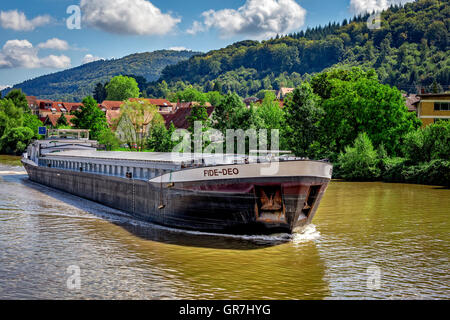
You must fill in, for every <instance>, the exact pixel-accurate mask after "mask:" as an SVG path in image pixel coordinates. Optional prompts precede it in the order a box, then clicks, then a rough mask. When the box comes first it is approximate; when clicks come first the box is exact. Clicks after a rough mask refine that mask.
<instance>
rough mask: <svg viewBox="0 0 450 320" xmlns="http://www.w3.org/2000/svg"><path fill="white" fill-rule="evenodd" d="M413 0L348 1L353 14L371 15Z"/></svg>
mask: <svg viewBox="0 0 450 320" xmlns="http://www.w3.org/2000/svg"><path fill="white" fill-rule="evenodd" d="M414 1H415V0H350V10H351V11H352V12H353V13H356V14H359V13H367V12H368V13H372V12H374V11H382V10H384V9H387V8H389V7H390V6H391V5H393V4H405V3H407V2H414Z"/></svg>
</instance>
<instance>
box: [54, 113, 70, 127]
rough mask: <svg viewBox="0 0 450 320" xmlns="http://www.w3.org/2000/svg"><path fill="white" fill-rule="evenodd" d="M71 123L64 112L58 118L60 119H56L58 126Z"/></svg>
mask: <svg viewBox="0 0 450 320" xmlns="http://www.w3.org/2000/svg"><path fill="white" fill-rule="evenodd" d="M68 125H69V121H67V118H66V116H65V115H64V113H63V114H61V116H60V117H59V118H58V121H56V126H57V127H61V126H63V127H66V126H68Z"/></svg>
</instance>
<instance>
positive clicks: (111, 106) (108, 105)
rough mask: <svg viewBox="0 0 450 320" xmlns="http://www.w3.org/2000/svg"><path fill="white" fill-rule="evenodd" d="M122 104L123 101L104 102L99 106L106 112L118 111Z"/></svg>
mask: <svg viewBox="0 0 450 320" xmlns="http://www.w3.org/2000/svg"><path fill="white" fill-rule="evenodd" d="M122 104H123V101H112V100H105V101H103V102H102V103H101V104H100V105H99V106H100V108H101V109H103V108H104V109H106V110H118V109H120V106H121V105H122Z"/></svg>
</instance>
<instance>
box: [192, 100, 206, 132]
mask: <svg viewBox="0 0 450 320" xmlns="http://www.w3.org/2000/svg"><path fill="white" fill-rule="evenodd" d="M187 120H188V122H189V131H190V132H194V124H195V122H197V121H198V122H201V124H202V128H203V130H204V131H205V130H207V122H208V111H207V110H206V108H205V107H203V106H192V107H191V114H190V115H189V116H188V117H187Z"/></svg>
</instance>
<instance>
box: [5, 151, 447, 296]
mask: <svg viewBox="0 0 450 320" xmlns="http://www.w3.org/2000/svg"><path fill="white" fill-rule="evenodd" d="M0 161H1V163H0V298H2V299H5V298H6V299H11V298H37V299H41V298H49V299H54V298H63V299H74V298H88V299H91V298H97V299H102V298H124V299H326V298H331V299H341V298H394V299H399V298H404V299H418V298H419V299H420V298H438V299H442V298H447V299H448V298H450V291H449V279H448V276H447V273H448V267H449V226H448V214H449V213H450V190H446V189H441V188H436V187H429V186H418V185H402V184H383V183H346V182H333V183H331V185H330V187H329V189H328V191H327V193H326V196H325V197H324V199H323V201H322V204H321V207H320V209H319V211H318V213H317V216H316V219H315V221H314V225H313V226H309V227H308V228H306V229H305V230H303V232H302V233H298V234H294V235H285V234H280V235H273V236H261V237H253V236H248V237H240V236H239V237H237V236H231V235H230V236H216V235H210V234H202V233H196V232H182V231H179V230H173V229H170V228H164V227H158V226H154V225H152V224H148V223H141V222H136V221H133V220H132V219H130V217H129V216H128V215H127V214H125V213H123V212H120V211H117V210H114V209H110V208H107V207H104V206H102V205H99V204H96V203H93V202H90V201H87V200H84V199H80V198H78V197H74V196H72V195H69V194H65V193H63V192H59V191H56V190H53V189H50V188H46V187H43V186H40V185H38V184H34V183H32V182H30V181H28V180H27V177H26V174H25V172H24V171H23V169H22V168H20V167H18V163H17V162H11V161H8V162H7V163H6V162H5V161H2V160H0ZM71 265H76V266H79V267H80V268H81V289H80V290H74V291H72V290H69V289H67V285H66V281H67V279H68V277H69V276H70V274H68V273H67V272H66V271H67V268H68V267H69V266H71ZM369 267H377V268H379V270H380V271H381V278H380V288H379V289H378V290H377V289H370V288H369V287H368V285H367V280H368V277H369V276H370V275H369V274H368V273H367V272H368V268H369Z"/></svg>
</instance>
